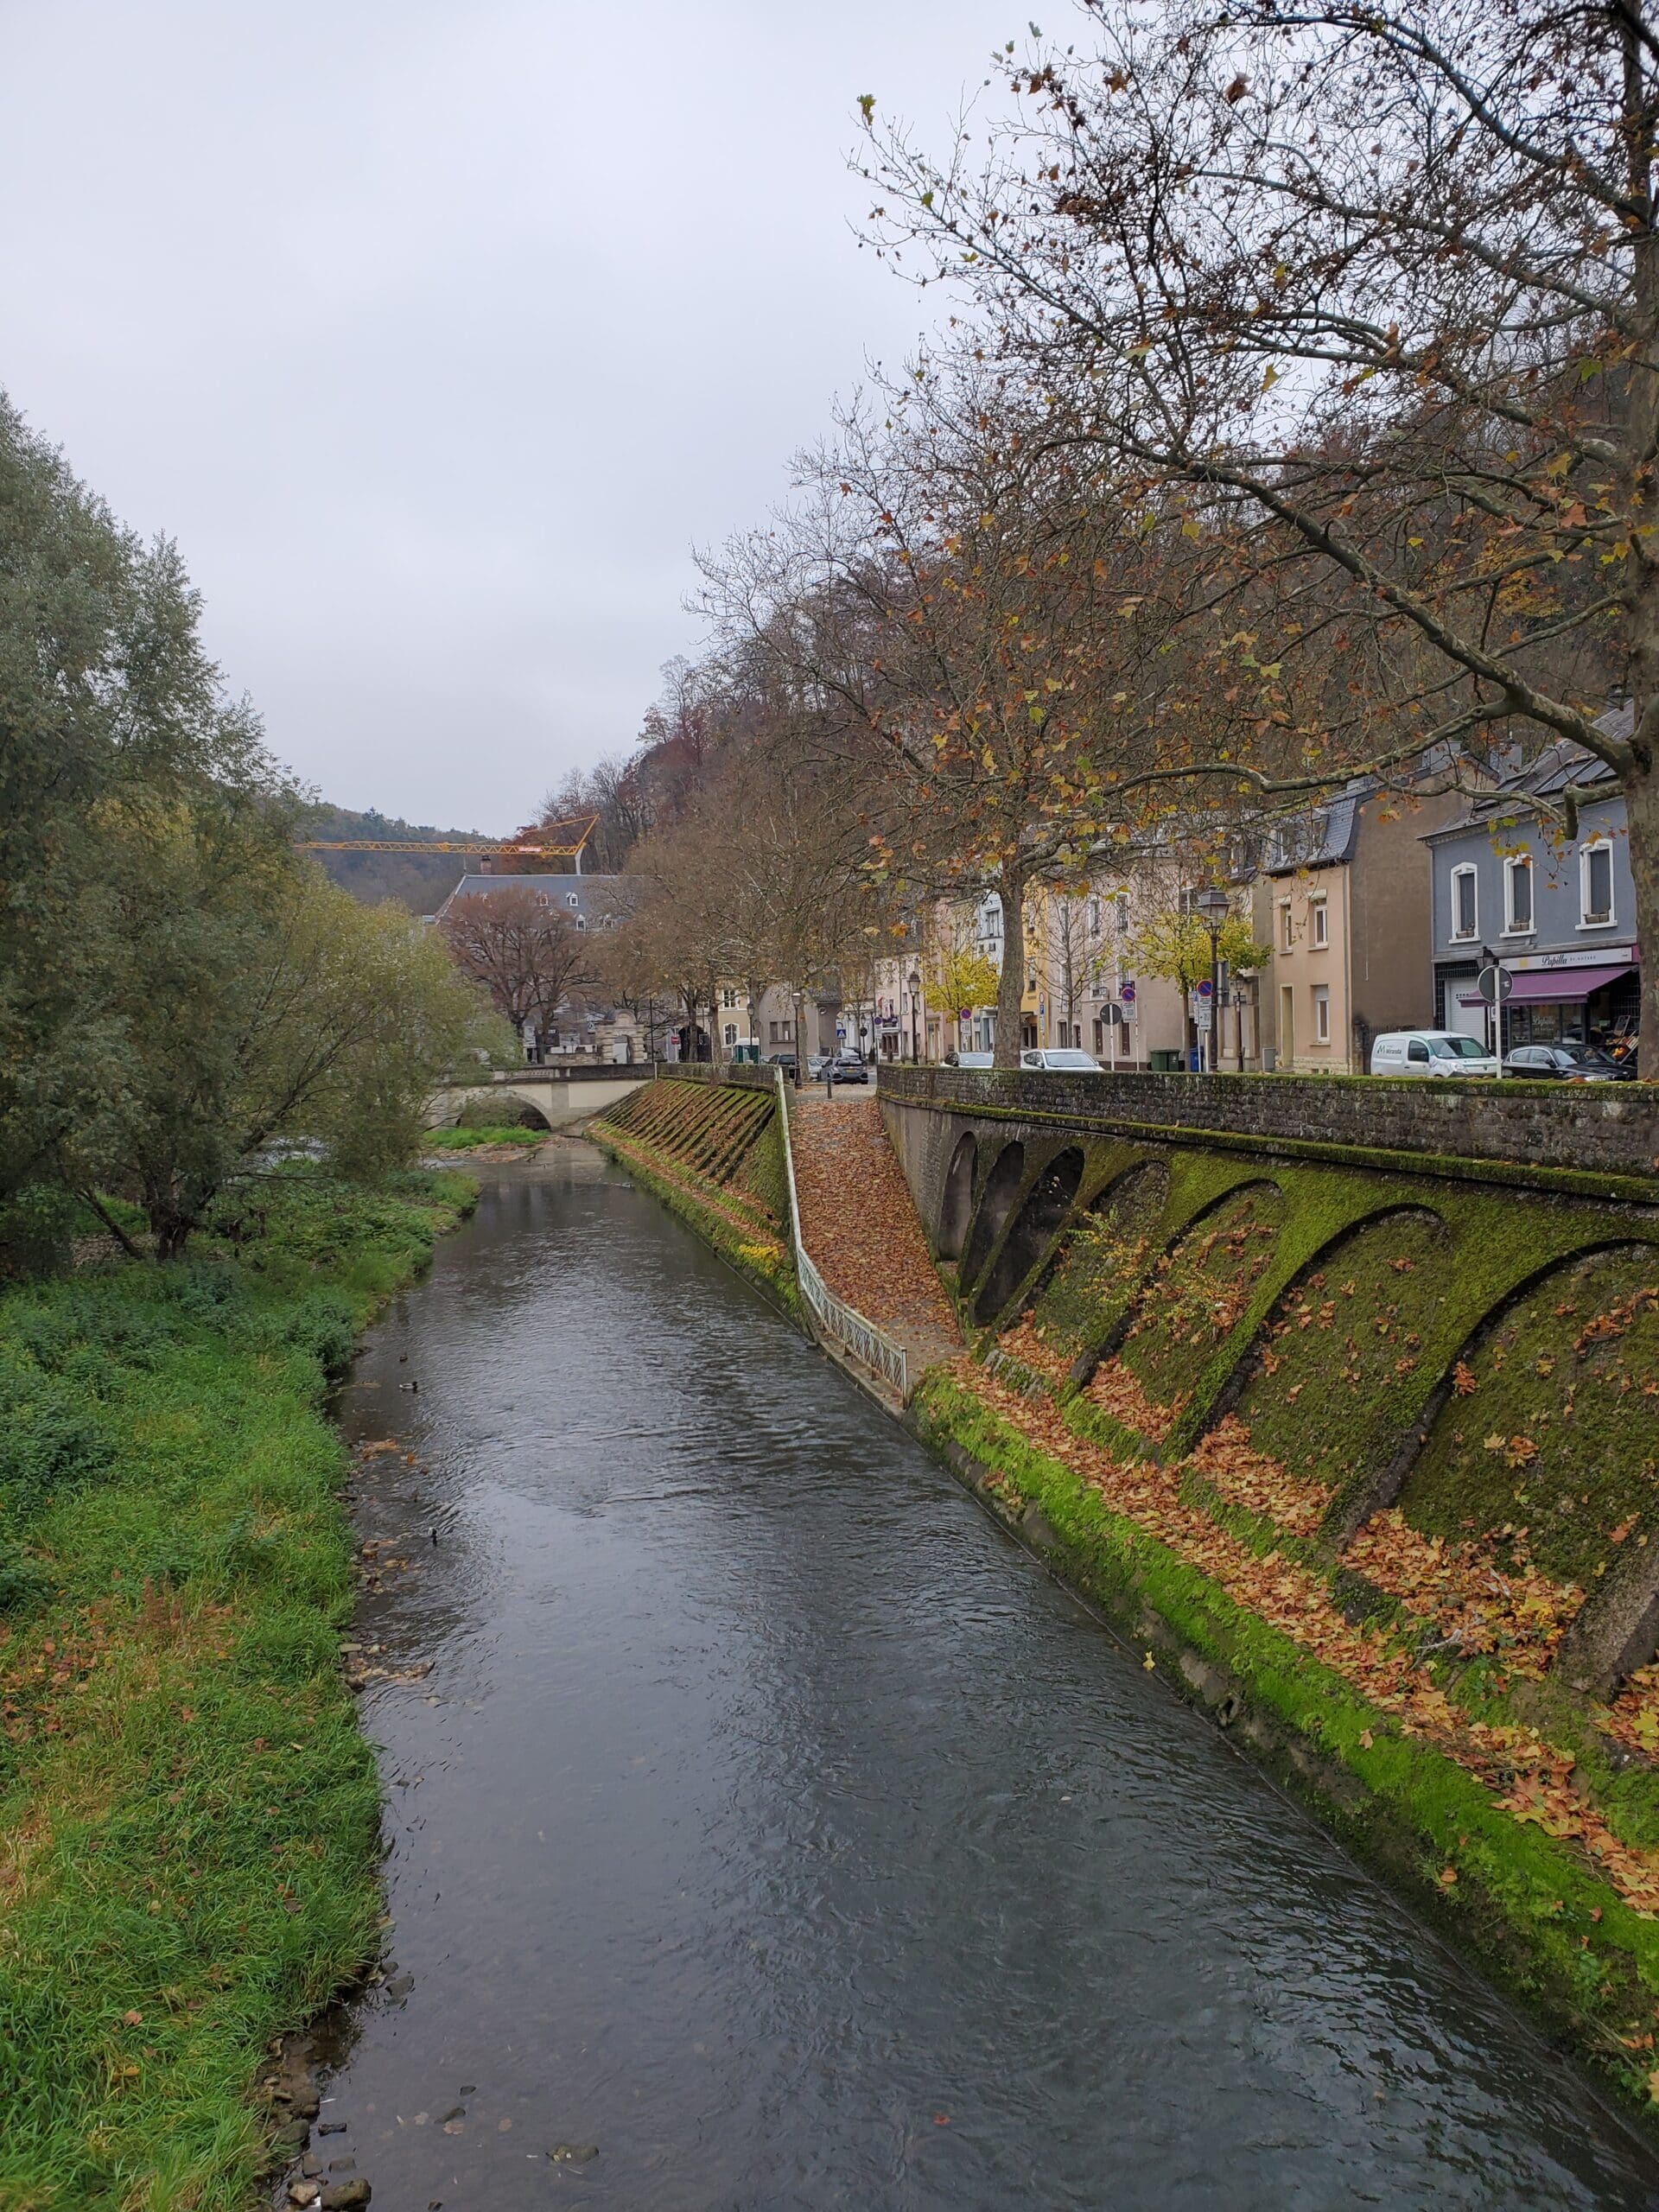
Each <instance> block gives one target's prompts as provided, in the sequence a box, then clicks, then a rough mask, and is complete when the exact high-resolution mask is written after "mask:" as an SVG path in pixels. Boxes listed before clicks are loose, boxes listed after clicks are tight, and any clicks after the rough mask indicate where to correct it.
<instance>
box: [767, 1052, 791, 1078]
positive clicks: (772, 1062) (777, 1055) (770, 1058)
mask: <svg viewBox="0 0 1659 2212" xmlns="http://www.w3.org/2000/svg"><path fill="white" fill-rule="evenodd" d="M766 1065H767V1066H768V1067H769V1068H782V1069H783V1070H784V1071H785V1073H786V1074H789V1075H793V1074H794V1072H795V1055H794V1053H793V1052H768V1053H767V1054H766Z"/></svg>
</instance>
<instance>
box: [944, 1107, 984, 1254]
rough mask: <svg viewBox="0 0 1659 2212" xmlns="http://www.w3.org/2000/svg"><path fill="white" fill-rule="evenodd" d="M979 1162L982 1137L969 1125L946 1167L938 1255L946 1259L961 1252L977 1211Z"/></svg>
mask: <svg viewBox="0 0 1659 2212" xmlns="http://www.w3.org/2000/svg"><path fill="white" fill-rule="evenodd" d="M978 1165H979V1140H978V1139H977V1138H976V1136H975V1135H974V1133H973V1131H972V1130H971V1129H969V1131H968V1132H967V1134H966V1135H963V1137H961V1138H959V1139H958V1141H957V1148H956V1150H955V1151H954V1152H953V1153H952V1154H951V1155H950V1166H949V1168H948V1169H947V1170H946V1171H945V1178H944V1198H942V1199H941V1200H940V1202H939V1236H938V1255H939V1257H940V1259H942V1260H954V1259H957V1258H958V1257H959V1256H960V1255H961V1252H962V1248H963V1243H965V1242H966V1239H967V1236H968V1224H969V1222H970V1221H971V1220H972V1219H973V1214H974V1173H975V1171H976V1168H977V1166H978Z"/></svg>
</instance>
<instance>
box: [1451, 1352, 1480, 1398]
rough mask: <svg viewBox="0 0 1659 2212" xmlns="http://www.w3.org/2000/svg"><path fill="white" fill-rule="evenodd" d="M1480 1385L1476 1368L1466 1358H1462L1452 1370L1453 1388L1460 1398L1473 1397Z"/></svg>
mask: <svg viewBox="0 0 1659 2212" xmlns="http://www.w3.org/2000/svg"><path fill="white" fill-rule="evenodd" d="M1477 1388H1478V1385H1477V1383H1476V1382H1475V1374H1474V1370H1473V1369H1472V1368H1471V1366H1470V1365H1469V1363H1468V1362H1467V1361H1466V1360H1462V1359H1460V1360H1459V1362H1458V1363H1457V1365H1456V1366H1455V1367H1454V1368H1453V1369H1452V1389H1454V1390H1455V1391H1456V1392H1457V1394H1458V1395H1459V1397H1460V1398H1472V1397H1473V1396H1474V1395H1475V1391H1476V1389H1477Z"/></svg>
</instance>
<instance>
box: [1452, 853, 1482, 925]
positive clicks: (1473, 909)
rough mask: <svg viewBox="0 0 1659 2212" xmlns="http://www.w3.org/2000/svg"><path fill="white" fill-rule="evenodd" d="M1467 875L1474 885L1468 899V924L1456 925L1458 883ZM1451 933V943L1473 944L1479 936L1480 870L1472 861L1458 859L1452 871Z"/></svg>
mask: <svg viewBox="0 0 1659 2212" xmlns="http://www.w3.org/2000/svg"><path fill="white" fill-rule="evenodd" d="M1465 875H1466V876H1468V877H1469V878H1470V879H1471V881H1472V883H1473V885H1474V896H1473V898H1472V899H1471V900H1470V902H1469V906H1470V912H1469V926H1468V928H1467V929H1466V930H1464V929H1459V927H1458V883H1459V879H1460V878H1461V877H1463V876H1465ZM1451 921H1452V934H1451V942H1452V944H1474V943H1475V942H1476V940H1477V939H1478V938H1479V936H1480V870H1479V869H1478V868H1477V867H1476V866H1475V864H1474V862H1473V861H1459V863H1458V865H1457V867H1456V868H1453V869H1452V915H1451Z"/></svg>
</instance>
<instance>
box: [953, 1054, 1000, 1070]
mask: <svg viewBox="0 0 1659 2212" xmlns="http://www.w3.org/2000/svg"><path fill="white" fill-rule="evenodd" d="M944 1065H946V1067H948V1068H994V1067H995V1065H996V1055H995V1052H947V1053H946V1054H945V1056H944Z"/></svg>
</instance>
